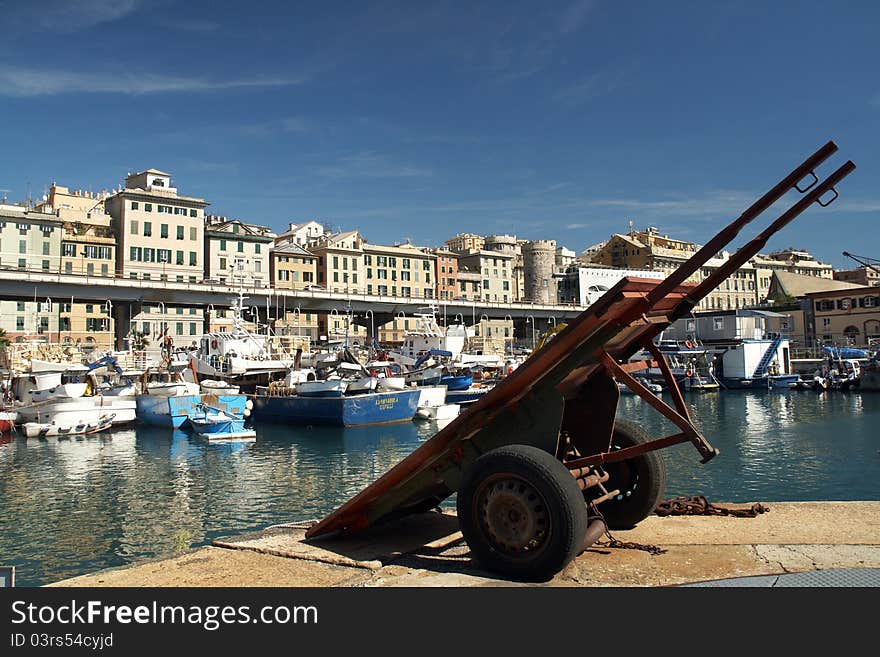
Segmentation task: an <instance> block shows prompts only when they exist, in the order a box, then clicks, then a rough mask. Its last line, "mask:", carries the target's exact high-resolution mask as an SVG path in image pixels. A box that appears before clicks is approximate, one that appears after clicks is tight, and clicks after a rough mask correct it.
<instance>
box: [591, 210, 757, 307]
mask: <svg viewBox="0 0 880 657" xmlns="http://www.w3.org/2000/svg"><path fill="white" fill-rule="evenodd" d="M699 249H700V245H699V244H695V243H693V242H687V241H685V240H677V239H673V238H670V237H669V236H668V235H660V233H659V232H658V231H657V229H656V228H653V227H652V228H648V229H646V230H644V231H633V232H632V233H629V234H627V235H621V234H616V235H612V236H611V237H610V238H609V240H608V241H607V242H606V243H605V245H604V246H603V247H602V248H600V249H599V250H598V251H597V252H596V253H595V254H593V256H592V261H593V262H594V263H598V264H602V265H608V266H611V267H616V268H620V269H652V270H655V271H662V272H664V273H665V274H667V275H669V274H670V273H672V272H673V271H675V270H676V269H678V268H679V267H680V266H681V265H682V263H684V262H685V261H686V260H689V259H690V258H691V257H692V256H693V255H694V254H695V253H696V252H697V251H698V250H699ZM729 259H730V253H728V252H727V251H722V252H721V253H720V254H718V255H717V256H716V257H714V258H711V259H710V260H708V261H707V262H706V263H705V264H704V265H703V267H701V268H700V269H699V270H697V271H696V272H695V273H694V274H693V275H692V276H690V277H689V278H688V279H687V280H688V282H691V283H700V282H701V281H703V280H705V279H706V278H708V277H709V276H711V275H712V274H713V273H714V272H715V271H716V270H717V269H718V268H720V267H722V266H723V265H724V264H725V263H726V262H727V261H728V260H729ZM758 301H759V297H758V281H757V275H756V272H755V266H754V265H753V264H751V263H746V264H745V265H743V266H742V267H740V268H739V269H738V270H737V271H735V272H734V273H733V274H732V275H731V276H730V277H728V278H727V279H726V280H724V281H723V282H722V283H721V285H719V286H718V287H716V288H715V289H714V290H713V291H712V292H710V293H709V294H708V295H707V296H706V297H705V298H704V299H703V300H702V301H700V304H699V306H698V309H699V310H734V309H736V308H745V307H747V306H752V305H754V304H756V303H758Z"/></svg>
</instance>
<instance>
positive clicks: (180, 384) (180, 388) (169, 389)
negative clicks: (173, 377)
mask: <svg viewBox="0 0 880 657" xmlns="http://www.w3.org/2000/svg"><path fill="white" fill-rule="evenodd" d="M200 392H201V388H200V387H199V384H198V383H190V382H189V381H153V382H152V383H148V384H147V394H148V395H153V396H154V397H185V396H187V395H198V394H199V393H200Z"/></svg>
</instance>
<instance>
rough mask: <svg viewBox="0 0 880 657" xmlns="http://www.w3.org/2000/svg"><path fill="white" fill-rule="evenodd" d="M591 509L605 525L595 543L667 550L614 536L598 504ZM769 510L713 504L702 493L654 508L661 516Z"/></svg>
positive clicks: (741, 514)
mask: <svg viewBox="0 0 880 657" xmlns="http://www.w3.org/2000/svg"><path fill="white" fill-rule="evenodd" d="M590 509H591V510H592V512H593V514H594V515H595V516H596V517H598V518H599V520H601V521H602V523H603V524H604V525H605V539H606V540H604V541H596V543H595V544H594V545H597V546H599V547H605V548H617V549H621V550H641V551H643V552H648V553H649V554H651V555H653V556H656V555H658V554H663V553H665V552H666V550H665V549H663V548H661V547H658V546H656V545H650V544H643V543H634V542H631V541H621V540H618V539H616V538H614V536H612V535H611V532H610V531H609V529H608V523H607V522H605V516H603V515H602V512H601V511H599V508H598V507H597V505H595V504H590ZM768 511H770V507H768V506H765V505H763V504H761V503H755V504H753V505H752V506H751V507H749V508H747V509H730V508H727V507H723V506H718V505H717V504H712V503H711V502H710V501H709V500H707V499H706V498H705V497H703V496H702V495H696V496H693V497H674V498H672V499H668V500H663V501H662V502H659V503H658V504H657V508H656V509H654V513H655V514H656V515H658V516H660V517H665V516H685V515H691V516H732V517H735V518H754V517H755V516H758V515H760V514H761V513H767V512H768Z"/></svg>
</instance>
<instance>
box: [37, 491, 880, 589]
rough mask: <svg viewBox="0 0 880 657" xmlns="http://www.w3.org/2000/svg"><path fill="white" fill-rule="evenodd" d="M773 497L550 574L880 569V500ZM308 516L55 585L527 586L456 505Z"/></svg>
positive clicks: (673, 580)
mask: <svg viewBox="0 0 880 657" xmlns="http://www.w3.org/2000/svg"><path fill="white" fill-rule="evenodd" d="M717 504H719V505H723V506H727V507H729V508H746V507H748V506H750V505H738V504H724V503H720V502H719V503H717ZM767 506H769V508H770V511H769V512H768V513H764V514H761V515H758V516H757V517H754V518H738V517H729V516H671V517H663V518H661V517H658V516H652V517H650V518H647V519H646V520H644V521H643V522H642V523H640V525H639V526H638V527H637V528H635V529H632V530H628V531H615V532H613V536H614V538H615V539H617V540H618V541H621V542H627V543H638V544H642V545H653V546H656V547H658V548H661V549H662V550H664V552H663V553H661V554H651V553H649V552H647V551H644V550H638V549H628V548H618V547H609V546H608V545H607V541H605V542H604V544H603V541H600V542H599V543H598V544H596V545H594V546H593V547H591V548H590V549H588V550H586V551H585V552H584V553H582V554H581V555H580V556H578V557H577V558H576V559H575V560H574V561H573V562H572V563H571V564H569V566H568V567H567V568H566V569H565V570H564V571H562V572H561V573H559V574H558V575H557V576H556V577H554V578H553V580H551V581H550V582H547V583H546V584H539V586H676V585H682V584H690V583H697V582H708V581H714V580H722V579H728V578H744V577H756V579H755V580H754V581H755V582H756V584H755V585H766V584H758V582H765V581H766V580H767V578H766V577H764V578H761V577H757V576H767V575H780V574H784V573H804V572H815V571H832V570H838V569H880V502H777V503H769V504H767ZM308 525H309V523H296V524H290V525H277V526H275V527H271V528H268V529H266V530H263V531H261V532H257V533H254V534H245V535H240V536H232V537H229V538H224V539H220V540H217V541H214V544H213V545H211V546H207V547H201V548H198V549H195V550H192V551H189V552H186V553H183V554H180V555H177V556H173V557H169V558H165V559H158V560H152V561H148V562H142V563H137V564H133V565H129V566H125V567H121V568H114V569H110V570H105V571H101V572H98V573H94V574H90V575H83V576H81V577H74V578H71V579H67V580H64V581H61V582H57V583H55V584H52V585H51V586H137V587H146V586H150V587H153V586H159V587H161V586H202V587H210V586H308V587H353V586H358V587H360V586H383V587H393V586H410V587H412V586H417V587H429V586H455V587H465V586H522V584H520V583H519V582H514V581H510V580H505V579H499V578H497V577H495V576H493V575H492V574H491V573H487V572H486V571H483V570H481V569H480V568H479V565H478V564H476V563H475V562H473V561H472V559H471V557H470V554H469V552H468V548H467V545H466V544H465V543H464V541H463V540H462V538H461V534H460V533H459V532H458V522H457V520H456V518H455V516H454V515H449V514H445V513H444V514H441V513H437V512H433V513H425V514H421V515H419V516H411V517H409V518H405V519H403V520H401V521H399V522H398V523H397V524H395V525H391V526H386V527H382V528H375V529H372V530H370V531H369V532H367V533H365V534H363V535H360V536H358V537H355V538H351V539H347V540H321V541H320V542H318V541H309V542H308V543H306V542H305V541H304V540H303V536H304V534H305V529H306V527H308ZM864 572H869V571H868V570H865V571H864ZM874 572H876V571H874ZM849 581H858V578H856V579H855V580H849ZM747 582H748V580H747ZM747 585H748V584H747ZM850 585H852V584H850ZM856 585H858V584H856Z"/></svg>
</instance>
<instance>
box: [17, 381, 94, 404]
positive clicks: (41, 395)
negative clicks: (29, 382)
mask: <svg viewBox="0 0 880 657" xmlns="http://www.w3.org/2000/svg"><path fill="white" fill-rule="evenodd" d="M87 388H88V384H87V383H61V384H59V385H57V386H55V387H54V388H47V389H44V390H31V401H32V402H35V403H38V402H44V401H49V400H51V399H78V398H80V397H82V396H83V395H84V394H86V389H87Z"/></svg>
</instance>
